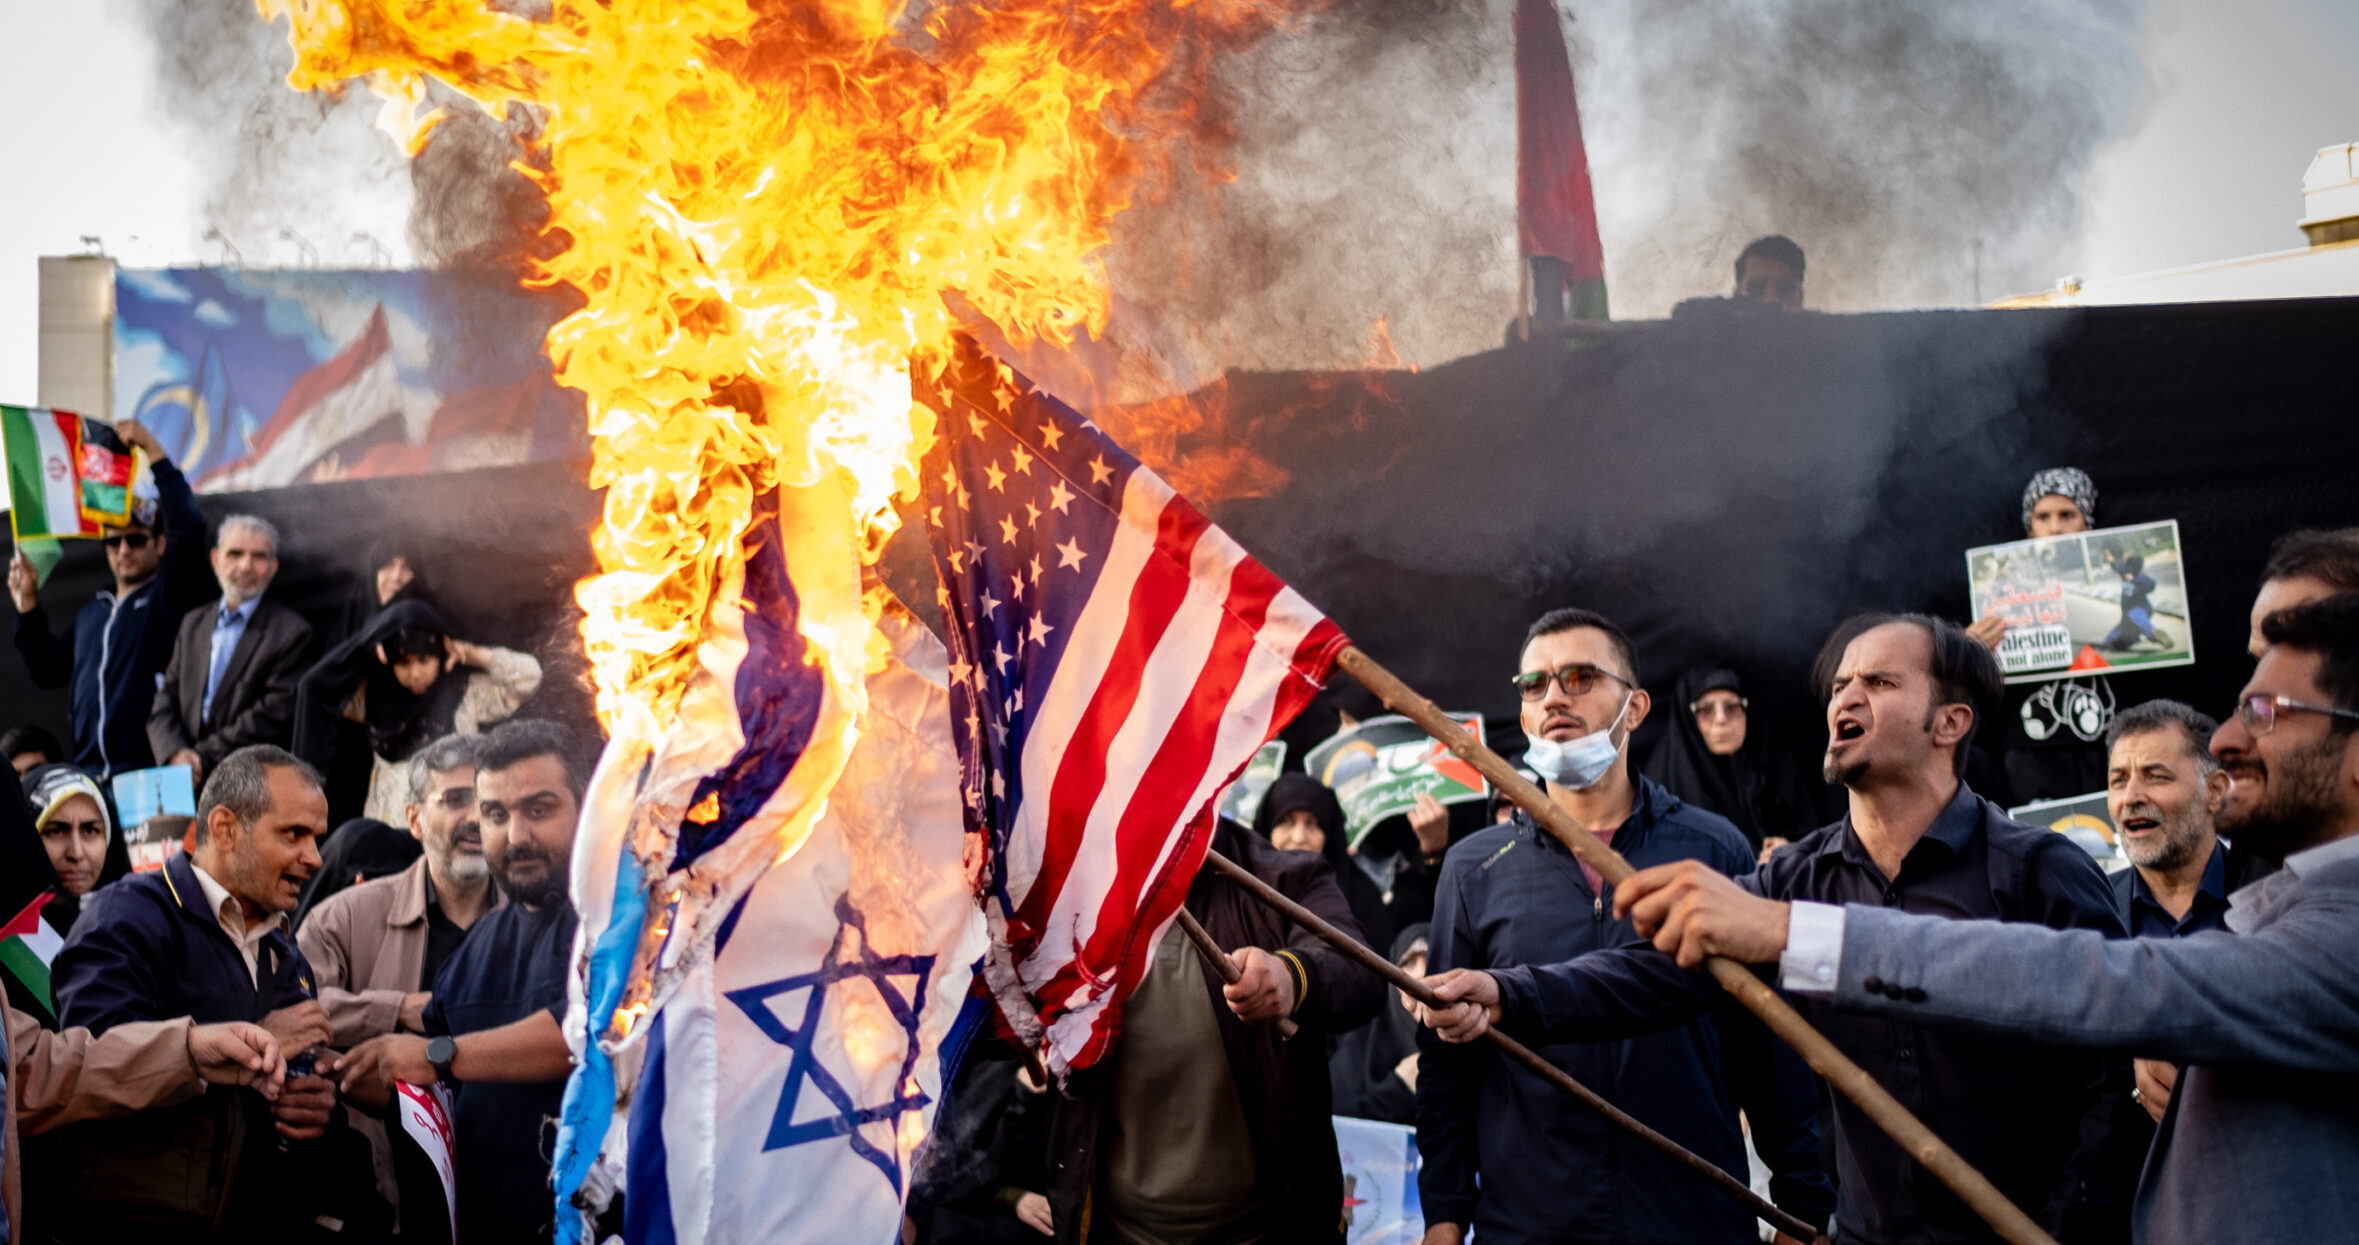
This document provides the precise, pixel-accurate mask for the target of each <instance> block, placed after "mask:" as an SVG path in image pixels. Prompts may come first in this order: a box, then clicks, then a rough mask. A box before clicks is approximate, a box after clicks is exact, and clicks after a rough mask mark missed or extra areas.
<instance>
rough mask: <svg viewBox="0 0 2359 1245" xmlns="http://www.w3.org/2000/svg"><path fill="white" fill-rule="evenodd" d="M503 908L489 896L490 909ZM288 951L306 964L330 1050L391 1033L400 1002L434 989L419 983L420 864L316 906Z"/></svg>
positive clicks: (422, 942) (422, 940)
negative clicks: (296, 951)
mask: <svg viewBox="0 0 2359 1245" xmlns="http://www.w3.org/2000/svg"><path fill="white" fill-rule="evenodd" d="M505 902H507V901H506V899H505V898H502V897H500V896H499V893H498V888H496V887H495V888H493V900H492V906H493V907H498V906H499V905H501V904H503V903H505ZM295 945H296V946H299V947H301V948H303V958H304V959H307V960H309V961H311V971H312V973H313V974H314V978H315V980H317V981H318V982H319V1001H320V1006H322V1007H325V1008H327V1009H328V1023H329V1024H330V1025H333V1026H334V1027H335V1030H336V1041H335V1044H336V1045H337V1046H340V1047H350V1046H354V1045H357V1044H359V1043H361V1042H365V1041H367V1040H368V1039H370V1038H373V1037H377V1036H379V1035H381V1034H386V1033H391V1032H393V1031H394V1028H395V1027H396V1025H397V1024H398V1023H399V1021H400V1020H401V1000H402V998H403V996H405V995H408V994H410V993H412V992H413V991H417V990H424V989H426V988H428V987H429V986H431V985H432V984H433V983H432V982H426V981H420V980H418V976H419V974H420V973H422V972H424V971H425V968H426V858H425V857H423V856H421V857H419V858H418V859H417V860H416V861H414V862H412V863H411V865H410V867H409V868H407V869H404V870H402V871H401V872H399V873H396V874H394V875H393V876H392V877H389V878H378V879H376V880H374V881H370V882H363V883H361V884H360V885H358V886H350V887H346V888H345V889H343V890H340V891H337V892H336V893H335V894H333V895H330V896H328V897H327V898H326V899H323V900H321V901H320V903H319V906H318V907H316V908H313V909H312V910H311V915H309V916H307V917H305V918H304V919H303V928H301V929H299V930H296V931H295Z"/></svg>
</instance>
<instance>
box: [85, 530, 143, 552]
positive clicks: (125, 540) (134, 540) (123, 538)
mask: <svg viewBox="0 0 2359 1245" xmlns="http://www.w3.org/2000/svg"><path fill="white" fill-rule="evenodd" d="M153 539H154V537H151V536H149V535H148V534H147V533H146V532H117V533H116V534H114V535H112V536H108V537H105V538H103V539H101V540H100V541H99V542H98V543H99V544H102V545H105V546H106V547H107V548H109V549H112V548H114V547H115V546H117V545H120V546H122V547H123V548H125V549H145V548H147V545H148V542H149V541H150V540H153Z"/></svg>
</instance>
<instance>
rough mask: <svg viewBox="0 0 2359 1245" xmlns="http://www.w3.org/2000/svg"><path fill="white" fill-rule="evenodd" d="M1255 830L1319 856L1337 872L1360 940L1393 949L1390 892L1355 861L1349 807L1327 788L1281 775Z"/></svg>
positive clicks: (1281, 846)
mask: <svg viewBox="0 0 2359 1245" xmlns="http://www.w3.org/2000/svg"><path fill="white" fill-rule="evenodd" d="M1253 829H1254V832H1255V833H1256V834H1259V835H1260V836H1261V837H1263V838H1265V839H1268V840H1269V841H1270V846H1272V847H1275V848H1277V849H1278V850H1279V851H1284V852H1317V853H1318V854H1319V855H1321V856H1324V857H1326V858H1327V864H1328V866H1329V867H1330V868H1333V869H1334V870H1335V885H1336V886H1337V887H1338V888H1339V889H1341V890H1342V891H1343V898H1344V900H1345V902H1347V903H1349V904H1350V905H1351V910H1352V919H1353V920H1355V921H1357V922H1359V923H1360V939H1361V941H1363V942H1365V943H1367V944H1368V945H1369V946H1371V947H1388V946H1391V945H1392V933H1393V919H1392V913H1391V912H1390V911H1389V910H1387V909H1386V907H1385V905H1384V892H1383V891H1382V890H1380V889H1378V888H1377V885H1376V882H1375V880H1374V879H1372V878H1370V877H1369V876H1368V875H1367V873H1366V872H1365V871H1364V870H1362V869H1361V868H1360V866H1359V864H1358V863H1357V862H1355V861H1354V860H1353V859H1352V857H1351V852H1350V851H1349V850H1348V845H1347V844H1346V843H1345V841H1344V835H1343V805H1342V804H1341V803H1340V802H1338V801H1337V800H1336V798H1335V793H1334V792H1332V791H1329V790H1328V789H1327V786H1326V784H1324V783H1322V782H1320V781H1319V780H1318V779H1316V778H1313V777H1311V776H1310V775H1308V774H1280V775H1279V776H1278V779H1277V781H1276V782H1273V783H1271V784H1270V789H1269V790H1268V791H1266V792H1263V793H1262V797H1261V807H1260V808H1258V809H1255V810H1254V813H1253Z"/></svg>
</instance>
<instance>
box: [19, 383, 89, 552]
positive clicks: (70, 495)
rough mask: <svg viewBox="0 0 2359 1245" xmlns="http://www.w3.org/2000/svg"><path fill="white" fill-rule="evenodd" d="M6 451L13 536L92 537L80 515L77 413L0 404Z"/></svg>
mask: <svg viewBox="0 0 2359 1245" xmlns="http://www.w3.org/2000/svg"><path fill="white" fill-rule="evenodd" d="M0 433H5V436H6V440H5V444H6V446H7V452H8V507H9V515H10V518H9V526H10V528H11V529H12V530H13V531H14V532H15V534H16V538H17V539H18V540H19V541H22V540H26V539H31V538H39V537H44V536H96V535H98V524H97V522H96V521H94V520H92V519H89V518H86V517H84V516H83V514H82V476H81V471H80V470H79V466H80V464H81V461H82V417H81V416H79V415H75V414H73V413H71V412H68V411H52V410H45V409H41V408H32V409H27V408H25V407H21V406H0Z"/></svg>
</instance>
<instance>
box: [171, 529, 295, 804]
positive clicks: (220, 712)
mask: <svg viewBox="0 0 2359 1245" xmlns="http://www.w3.org/2000/svg"><path fill="white" fill-rule="evenodd" d="M278 549H279V537H278V529H277V528H276V527H273V526H272V525H271V523H270V521H269V520H267V519H263V518H260V517H258V516H255V515H250V514H233V515H230V516H229V517H228V518H225V519H223V520H222V521H221V535H220V539H219V540H217V541H216V542H215V543H214V546H213V554H212V560H213V577H214V579H215V580H217V581H218V582H219V583H220V585H221V599H220V600H219V601H217V602H214V603H213V604H210V605H202V606H199V607H197V608H196V609H193V610H190V611H189V612H188V614H187V616H186V617H184V618H182V619H181V620H180V631H179V634H178V635H177V636H175V637H174V639H173V641H172V660H171V663H170V664H169V665H167V666H166V667H165V668H164V675H163V678H162V680H161V681H160V682H159V683H158V684H157V686H156V700H155V704H154V706H153V707H152V708H151V709H150V710H149V712H148V719H147V738H148V745H149V746H150V747H151V748H153V749H154V750H155V755H156V758H157V760H158V762H159V763H161V764H165V765H186V766H188V767H189V769H190V771H191V772H193V773H194V774H195V775H196V777H197V781H199V782H202V781H204V778H205V775H206V774H207V773H208V772H210V771H211V769H212V768H213V767H214V766H216V765H219V764H220V763H221V758H223V757H225V756H227V755H229V753H230V752H232V751H234V750H236V749H238V748H243V747H245V746H246V745H248V744H270V745H273V746H276V747H284V746H285V745H286V744H287V743H288V742H289V741H290V740H291V739H292V738H293V736H294V728H295V689H296V684H297V682H298V680H300V679H301V678H302V676H303V671H304V669H305V668H306V667H307V666H308V665H309V664H310V662H309V660H308V659H309V657H310V650H311V624H310V623H307V622H305V621H303V619H302V617H301V616H300V615H298V614H296V613H295V611H293V610H291V609H288V608H287V607H285V606H283V605H279V604H276V603H274V602H271V601H266V600H263V599H262V594H263V593H264V592H266V591H268V590H269V588H270V581H271V580H272V579H273V578H274V577H275V576H277V574H278V567H279V558H278Z"/></svg>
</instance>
